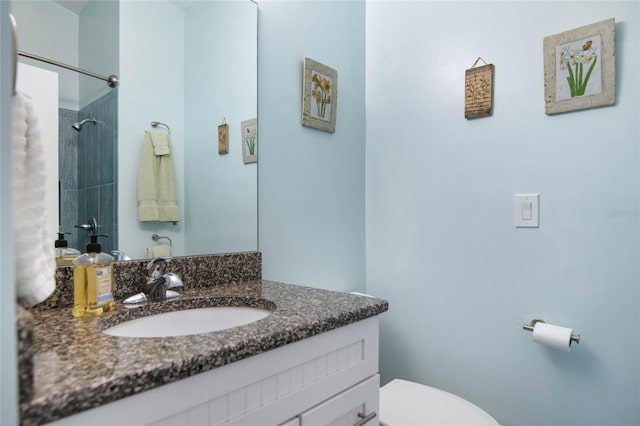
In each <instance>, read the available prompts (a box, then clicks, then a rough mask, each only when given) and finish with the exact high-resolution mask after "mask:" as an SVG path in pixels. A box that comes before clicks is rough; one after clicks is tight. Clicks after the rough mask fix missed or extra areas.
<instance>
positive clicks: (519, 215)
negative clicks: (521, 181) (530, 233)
mask: <svg viewBox="0 0 640 426" xmlns="http://www.w3.org/2000/svg"><path fill="white" fill-rule="evenodd" d="M539 197H540V194H516V197H515V210H516V211H515V213H516V227H517V228H538V227H539V226H540V225H539V203H538V202H539Z"/></svg>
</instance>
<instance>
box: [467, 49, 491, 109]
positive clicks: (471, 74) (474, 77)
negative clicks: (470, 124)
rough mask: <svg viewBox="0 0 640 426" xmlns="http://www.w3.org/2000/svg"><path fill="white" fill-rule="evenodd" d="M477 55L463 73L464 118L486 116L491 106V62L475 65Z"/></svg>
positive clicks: (479, 59) (479, 58) (480, 59)
mask: <svg viewBox="0 0 640 426" xmlns="http://www.w3.org/2000/svg"><path fill="white" fill-rule="evenodd" d="M478 61H482V62H484V59H482V58H481V57H478V59H476V61H475V62H474V63H473V65H471V68H469V69H468V70H466V71H465V73H464V118H477V117H486V116H487V115H491V109H492V107H493V64H487V63H486V62H484V63H485V65H483V66H480V67H476V64H477V63H478Z"/></svg>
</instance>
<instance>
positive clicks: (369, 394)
mask: <svg viewBox="0 0 640 426" xmlns="http://www.w3.org/2000/svg"><path fill="white" fill-rule="evenodd" d="M379 403H380V376H378V375H377V374H376V375H375V376H372V377H370V378H368V379H367V380H364V381H362V382H360V383H358V384H357V385H355V386H352V387H350V388H349V389H347V390H345V391H343V392H340V393H339V394H338V395H336V396H334V397H332V398H331V399H328V400H326V401H324V402H323V403H321V404H319V405H317V406H315V407H313V408H311V409H310V410H308V411H305V412H304V413H302V414H301V415H300V426H354V425H359V426H362V425H367V426H369V425H371V426H373V425H376V424H377V423H378V418H377V416H378V405H379Z"/></svg>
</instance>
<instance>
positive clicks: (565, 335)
mask: <svg viewBox="0 0 640 426" xmlns="http://www.w3.org/2000/svg"><path fill="white" fill-rule="evenodd" d="M571 333H573V330H572V329H570V328H566V327H560V326H557V325H552V324H545V323H543V322H537V323H536V325H535V326H534V327H533V341H534V342H536V343H541V344H543V345H547V346H549V347H551V348H554V349H558V350H561V351H565V352H569V351H570V350H571Z"/></svg>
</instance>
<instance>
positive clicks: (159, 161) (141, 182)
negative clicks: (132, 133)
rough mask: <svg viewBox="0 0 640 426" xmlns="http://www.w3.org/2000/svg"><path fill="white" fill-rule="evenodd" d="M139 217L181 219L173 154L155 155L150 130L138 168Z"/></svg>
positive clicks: (175, 220) (145, 218)
mask: <svg viewBox="0 0 640 426" xmlns="http://www.w3.org/2000/svg"><path fill="white" fill-rule="evenodd" d="M166 136H167V137H168V135H166ZM167 141H169V139H167ZM138 220H139V221H141V222H153V221H160V222H177V221H178V220H180V210H179V209H178V192H177V188H176V173H175V169H174V166H173V158H171V154H170V153H169V154H167V155H161V156H157V155H155V153H154V149H153V142H152V141H151V134H150V133H149V132H145V134H144V145H143V146H142V156H141V158H140V166H139V169H138Z"/></svg>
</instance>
